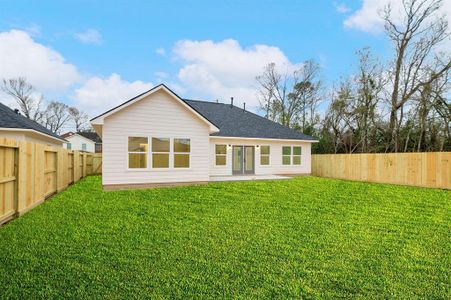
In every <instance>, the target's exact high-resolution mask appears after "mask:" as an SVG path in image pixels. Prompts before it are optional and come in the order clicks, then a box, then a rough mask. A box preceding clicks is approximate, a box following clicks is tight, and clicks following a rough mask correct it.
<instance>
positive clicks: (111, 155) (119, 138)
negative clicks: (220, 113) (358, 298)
mask: <svg viewBox="0 0 451 300" xmlns="http://www.w3.org/2000/svg"><path fill="white" fill-rule="evenodd" d="M128 136H146V137H148V138H152V137H160V138H169V139H170V141H171V146H170V147H171V152H173V149H172V148H173V146H172V143H173V140H174V139H189V140H190V153H189V155H190V158H189V159H190V166H189V168H173V167H172V166H174V161H173V160H174V156H173V155H171V154H170V155H169V166H170V167H169V168H158V169H154V168H147V169H143V170H141V169H138V170H130V169H128V168H127V155H128V154H127V146H126V144H127V137H128ZM102 140H103V170H102V171H103V174H102V180H103V184H105V185H108V184H134V183H136V184H138V183H164V182H168V183H169V182H193V181H208V180H209V164H210V156H209V147H210V145H209V126H208V124H206V123H205V122H203V121H202V120H200V119H199V118H198V117H197V116H196V115H194V114H193V113H192V112H190V111H189V110H188V109H187V108H186V107H184V106H183V105H182V104H181V103H179V102H178V101H177V100H176V99H174V98H173V97H172V96H171V95H169V94H168V93H166V92H165V91H158V92H155V93H153V94H151V95H149V96H148V97H147V98H145V99H143V100H141V101H139V102H137V103H135V104H132V105H130V106H128V107H126V108H124V109H122V110H120V111H118V112H117V113H115V114H113V115H111V116H108V117H106V118H105V120H104V125H103V136H102ZM124 144H125V146H124ZM149 144H150V145H149V147H152V146H151V144H152V143H151V141H149ZM149 155H150V154H149ZM149 160H151V158H149ZM148 167H150V166H148Z"/></svg>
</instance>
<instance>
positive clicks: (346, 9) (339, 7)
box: [334, 2, 351, 14]
mask: <svg viewBox="0 0 451 300" xmlns="http://www.w3.org/2000/svg"><path fill="white" fill-rule="evenodd" d="M334 5H335V10H336V11H337V12H339V13H340V14H345V13H348V12H350V11H351V9H350V8H349V7H348V6H347V5H346V4H344V3H336V2H335V3H334Z"/></svg>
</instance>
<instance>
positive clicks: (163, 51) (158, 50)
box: [155, 48, 166, 56]
mask: <svg viewBox="0 0 451 300" xmlns="http://www.w3.org/2000/svg"><path fill="white" fill-rule="evenodd" d="M155 52H156V53H157V54H158V55H161V56H166V50H164V48H158V49H156V50H155Z"/></svg>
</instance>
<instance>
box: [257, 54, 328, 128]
mask: <svg viewBox="0 0 451 300" xmlns="http://www.w3.org/2000/svg"><path fill="white" fill-rule="evenodd" d="M318 76H319V65H318V64H317V63H315V62H314V61H313V60H309V61H306V62H304V64H303V65H302V66H301V67H300V68H299V69H297V70H294V71H292V72H288V71H287V72H284V73H280V72H279V71H278V70H277V69H276V65H275V64H274V63H270V64H268V65H267V66H266V67H265V68H264V71H263V74H261V75H260V76H257V77H256V80H257V82H258V84H259V90H258V96H259V100H260V107H261V109H262V110H264V111H265V116H266V117H267V118H269V119H271V120H273V121H277V122H279V123H281V124H282V125H285V126H289V127H292V128H299V129H301V130H305V129H306V128H307V125H309V126H312V127H313V126H314V125H315V122H317V120H318V116H317V113H316V111H317V108H318V103H319V101H320V96H319V91H320V87H321V82H320V80H319V79H318Z"/></svg>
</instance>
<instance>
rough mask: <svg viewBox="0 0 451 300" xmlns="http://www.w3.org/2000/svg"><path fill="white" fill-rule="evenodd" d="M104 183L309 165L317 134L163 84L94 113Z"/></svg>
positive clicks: (196, 178)
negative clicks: (184, 96) (183, 93)
mask: <svg viewBox="0 0 451 300" xmlns="http://www.w3.org/2000/svg"><path fill="white" fill-rule="evenodd" d="M91 124H92V126H93V127H94V129H95V130H96V132H97V133H98V134H99V136H101V138H102V141H103V166H102V181H103V185H104V187H107V188H115V186H116V187H121V186H133V185H140V186H146V185H149V186H151V185H160V184H177V183H192V182H208V181H211V180H213V179H214V177H216V176H244V175H254V176H257V175H270V174H274V175H276V174H280V175H301V174H310V172H311V145H312V143H313V142H316V140H315V139H314V138H313V137H311V136H308V135H305V134H303V133H301V132H298V131H295V130H292V129H290V128H288V127H285V126H282V125H280V124H278V123H275V122H273V121H270V120H268V119H266V118H264V117H261V116H259V115H257V114H254V113H252V112H249V111H246V110H244V109H241V108H239V107H236V106H233V105H232V104H224V103H217V102H207V101H198V100H188V99H182V98H180V97H179V96H178V95H176V94H175V93H174V92H173V91H171V90H170V89H169V88H167V87H166V86H165V85H163V84H160V85H158V86H156V87H154V88H152V89H151V90H149V91H147V92H145V93H143V94H141V95H138V96H136V97H134V98H132V99H130V100H128V101H126V102H124V103H123V104H121V105H119V106H117V107H115V108H112V109H110V110H108V111H107V112H105V113H103V114H101V115H99V116H97V117H95V118H93V119H92V120H91Z"/></svg>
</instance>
